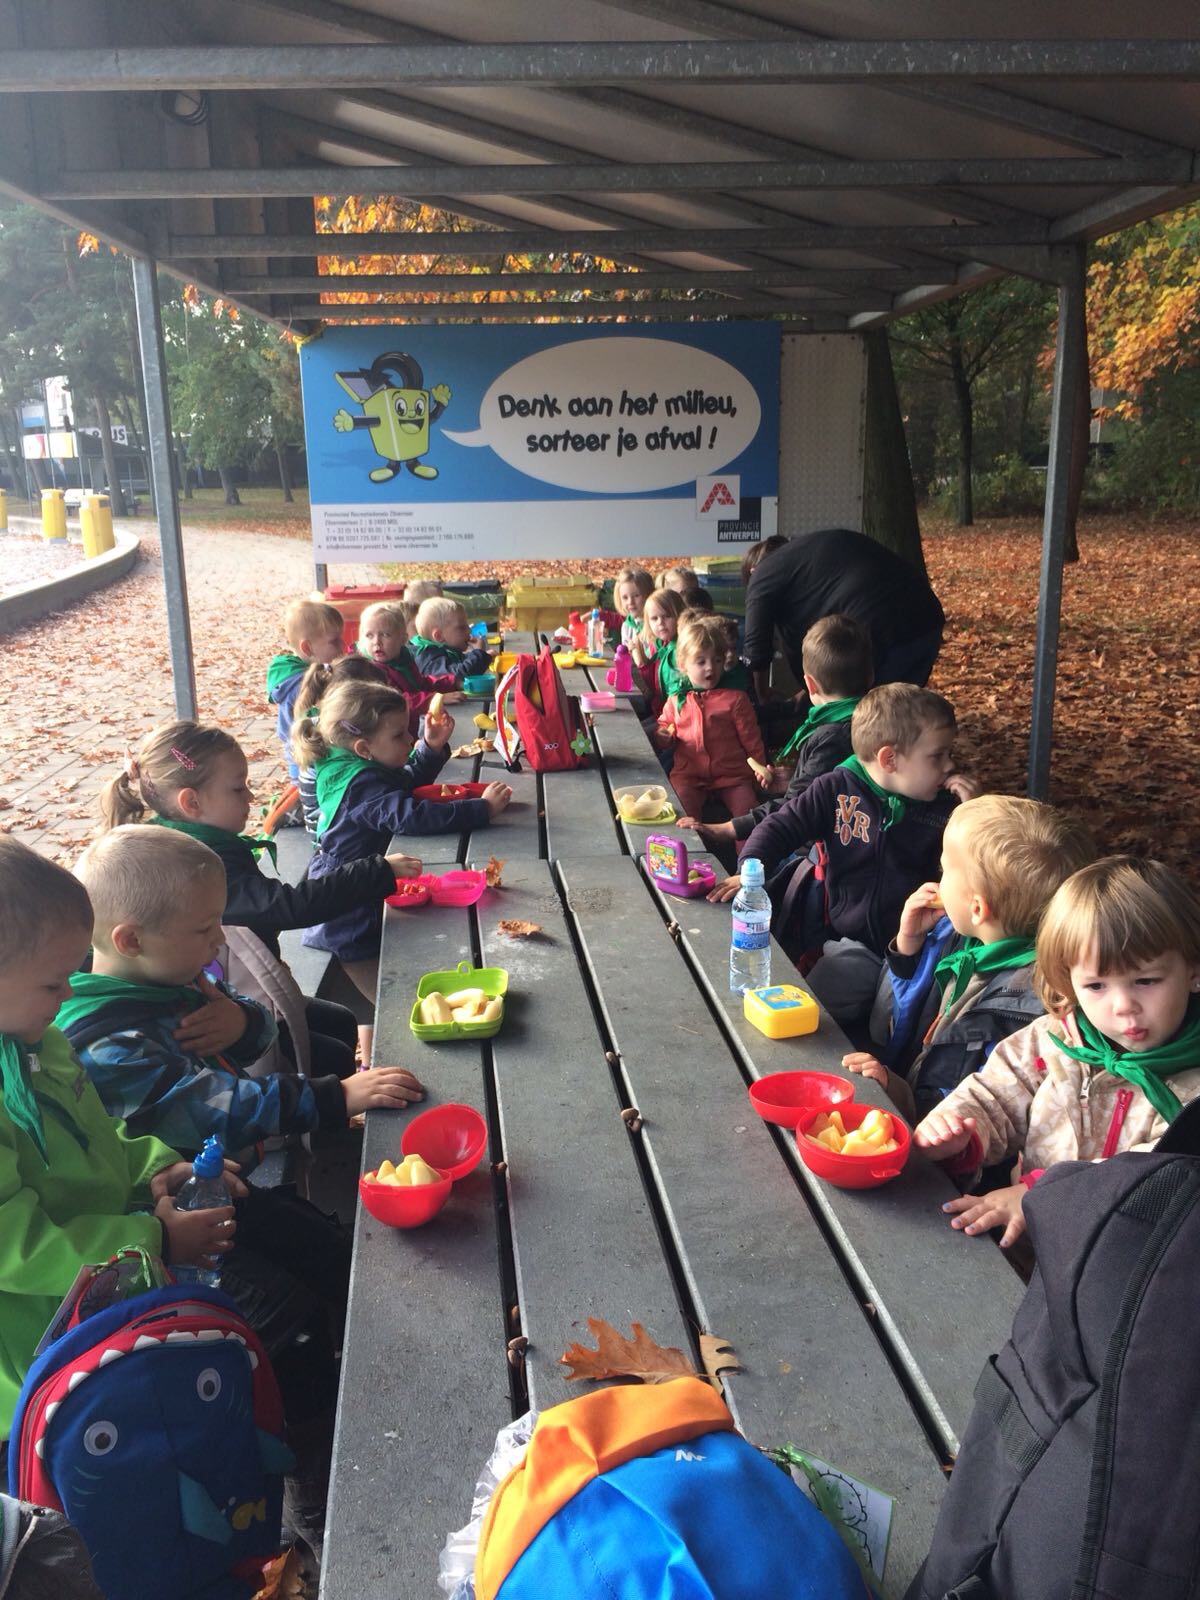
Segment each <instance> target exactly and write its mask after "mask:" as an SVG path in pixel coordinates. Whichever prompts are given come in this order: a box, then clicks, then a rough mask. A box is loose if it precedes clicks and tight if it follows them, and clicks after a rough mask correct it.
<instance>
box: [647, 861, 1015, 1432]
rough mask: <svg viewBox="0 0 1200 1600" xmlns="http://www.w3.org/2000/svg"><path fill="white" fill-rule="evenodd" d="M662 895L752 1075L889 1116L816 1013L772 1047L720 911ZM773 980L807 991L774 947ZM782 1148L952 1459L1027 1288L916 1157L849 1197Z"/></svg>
mask: <svg viewBox="0 0 1200 1600" xmlns="http://www.w3.org/2000/svg"><path fill="white" fill-rule="evenodd" d="M679 837H681V838H683V839H684V841H685V842H686V843H688V844H689V845H691V844H692V843H694V842H695V838H696V836H695V834H692V833H685V834H680V835H679ZM696 854H700V853H699V852H696ZM701 859H707V860H708V861H709V864H710V865H711V866H712V867H713V868H714V870H715V871H716V872H717V874H718V876H719V877H720V876H722V875H723V869H722V868H721V865H720V863H719V862H718V861H716V860H715V859H714V858H712V857H703V856H701ZM654 892H655V893H656V894H658V891H654ZM658 898H659V899H660V901H661V903H662V904H663V905H664V906H665V907H667V908H668V909H669V911H670V914H671V915H672V916H673V917H674V918H676V919H677V920H678V923H679V927H680V937H681V942H682V943H683V944H684V945H685V946H686V948H687V949H688V950H689V951H690V952H691V954H692V956H693V959H694V961H695V964H696V966H697V967H698V969H699V970H700V972H701V973H703V974H704V979H703V980H702V982H705V981H706V983H707V987H708V990H709V994H710V996H711V998H712V1000H713V1001H714V1003H715V1004H716V1005H717V1006H718V1007H719V1008H720V1010H721V1011H722V1012H723V1013H724V1015H725V1017H726V1025H727V1027H728V1029H729V1031H730V1034H731V1037H732V1038H733V1041H734V1043H735V1045H736V1048H737V1050H738V1053H739V1055H740V1057H741V1059H742V1062H743V1064H744V1066H745V1068H746V1070H747V1071H748V1072H749V1073H750V1074H751V1075H752V1076H754V1077H759V1076H761V1075H763V1074H764V1073H769V1072H786V1071H793V1070H795V1069H797V1068H811V1069H813V1070H816V1071H820V1072H829V1073H833V1074H834V1075H835V1076H837V1077H840V1078H845V1079H846V1080H847V1081H848V1082H851V1083H853V1085H854V1097H855V1099H856V1100H857V1101H860V1102H862V1103H863V1104H868V1105H879V1106H883V1107H884V1108H885V1109H889V1110H890V1109H894V1108H893V1107H892V1104H891V1102H890V1101H889V1099H888V1097H887V1095H886V1094H885V1093H884V1091H883V1089H882V1088H881V1087H880V1085H879V1084H877V1083H875V1082H874V1081H873V1080H872V1079H870V1078H862V1077H855V1076H854V1075H852V1074H851V1073H848V1072H846V1071H845V1070H844V1069H843V1067H842V1065H841V1061H842V1056H843V1055H844V1054H845V1053H846V1051H847V1050H848V1049H849V1048H850V1046H849V1043H848V1041H847V1040H846V1038H845V1035H844V1034H843V1033H842V1031H841V1029H840V1028H839V1027H838V1026H837V1024H836V1023H835V1022H834V1021H833V1019H832V1018H831V1017H830V1016H829V1015H828V1014H827V1013H825V1012H824V1011H822V1013H821V1022H820V1027H819V1029H818V1030H817V1032H816V1033H813V1034H808V1035H802V1036H800V1037H798V1038H793V1039H768V1038H766V1037H765V1035H763V1034H762V1033H760V1032H759V1031H758V1029H757V1028H755V1027H753V1026H752V1024H750V1023H749V1022H747V1021H746V1019H745V1017H744V1015H743V1011H742V997H741V996H740V995H734V994H731V993H730V990H729V983H728V970H729V924H730V908H729V906H728V905H710V904H709V903H708V902H707V901H706V900H703V899H700V900H679V899H677V898H674V897H672V896H670V895H659V896H658ZM771 977H772V980H773V981H774V982H776V983H788V982H794V983H798V984H799V985H800V987H801V988H803V987H804V984H803V983H802V981H801V980H800V978H799V977H798V975H797V974H796V971H795V968H794V967H793V966H792V963H791V962H790V961H789V960H788V958H787V956H786V955H785V954H784V952H783V951H782V950H781V949H780V948H779V946H778V945H777V944H774V942H773V943H772V967H771ZM784 1146H785V1149H786V1153H787V1158H788V1160H789V1162H790V1163H791V1165H792V1167H793V1169H794V1170H795V1172H796V1173H797V1176H798V1177H799V1178H800V1180H801V1182H803V1183H804V1184H805V1186H806V1187H807V1189H808V1190H809V1193H810V1194H811V1196H812V1199H813V1203H814V1205H815V1206H816V1207H817V1208H818V1210H819V1212H820V1214H821V1216H822V1217H823V1219H824V1221H825V1223H826V1225H827V1226H828V1227H829V1229H830V1230H831V1231H832V1233H833V1236H834V1237H835V1239H836V1240H837V1243H838V1248H839V1250H840V1251H841V1253H842V1255H843V1257H844V1260H845V1262H846V1266H847V1269H848V1271H849V1272H850V1273H851V1275H852V1276H853V1278H854V1280H855V1281H856V1283H857V1284H858V1286H859V1292H860V1293H861V1294H862V1296H863V1298H864V1299H865V1300H868V1301H870V1302H871V1303H872V1304H873V1305H875V1307H876V1308H877V1313H878V1320H879V1328H880V1333H881V1336H882V1337H884V1338H885V1339H886V1340H887V1342H888V1343H889V1345H890V1346H891V1347H892V1349H893V1350H894V1352H895V1355H896V1359H897V1360H898V1361H900V1362H901V1363H902V1365H903V1366H904V1368H905V1369H906V1371H907V1372H908V1373H909V1376H910V1378H911V1380H912V1382H913V1384H914V1385H915V1387H916V1389H917V1391H918V1392H919V1393H920V1394H921V1396H922V1397H923V1400H924V1403H925V1404H926V1405H927V1406H928V1408H929V1411H930V1415H931V1418H932V1420H933V1422H934V1425H935V1426H936V1427H937V1428H938V1430H939V1432H940V1435H941V1438H942V1442H943V1447H944V1449H945V1450H946V1452H947V1454H948V1455H950V1456H953V1455H955V1454H956V1453H957V1450H958V1442H959V1439H960V1438H961V1436H962V1431H963V1429H964V1428H965V1427H966V1424H967V1419H968V1417H969V1416H970V1413H971V1408H972V1405H973V1402H974V1390H975V1383H976V1381H977V1379H978V1377H979V1372H980V1368H981V1367H982V1365H983V1361H984V1359H985V1357H986V1356H987V1355H988V1354H989V1353H990V1352H991V1351H994V1350H998V1349H999V1348H1000V1347H1001V1345H1003V1343H1004V1342H1005V1340H1006V1339H1007V1338H1008V1334H1009V1328H1010V1325H1011V1323H1012V1318H1013V1314H1014V1313H1015V1311H1016V1308H1017V1305H1018V1303H1019V1301H1020V1299H1021V1296H1022V1294H1023V1293H1024V1285H1023V1284H1022V1282H1021V1280H1020V1278H1019V1277H1018V1276H1017V1274H1016V1273H1015V1272H1014V1271H1013V1269H1012V1268H1011V1266H1010V1265H1009V1263H1008V1261H1007V1260H1006V1259H1005V1257H1004V1256H1003V1255H1002V1254H1001V1252H1000V1251H999V1250H998V1249H997V1248H996V1247H995V1245H994V1244H993V1243H992V1242H991V1241H990V1240H989V1239H986V1238H983V1239H972V1238H968V1237H967V1236H966V1235H965V1234H962V1233H958V1232H955V1231H954V1230H953V1229H952V1228H951V1227H950V1225H949V1223H948V1221H947V1219H946V1217H945V1215H944V1214H943V1212H942V1210H941V1206H942V1204H943V1202H944V1201H946V1200H948V1199H950V1198H952V1196H953V1195H955V1194H956V1193H957V1192H958V1191H957V1189H956V1188H955V1187H954V1185H953V1184H952V1183H951V1182H950V1180H949V1178H947V1177H946V1176H945V1174H944V1173H943V1172H942V1171H941V1169H940V1168H939V1167H938V1166H937V1165H936V1164H935V1163H933V1162H930V1161H927V1160H926V1159H925V1158H924V1157H923V1156H922V1155H920V1154H919V1153H918V1152H917V1151H913V1153H912V1155H911V1157H910V1159H909V1161H908V1164H907V1166H906V1167H905V1170H904V1172H903V1173H901V1175H900V1177H899V1178H897V1179H895V1180H894V1181H893V1182H892V1183H889V1184H885V1185H884V1186H883V1187H882V1188H879V1189H866V1190H857V1191H856V1190H853V1189H837V1188H834V1187H833V1186H832V1185H831V1184H827V1183H825V1182H823V1181H822V1180H821V1179H820V1178H816V1177H814V1176H813V1175H812V1173H810V1172H809V1170H808V1168H807V1167H805V1166H804V1165H803V1163H802V1162H801V1161H800V1159H799V1156H798V1154H797V1153H796V1148H795V1143H794V1141H793V1140H792V1139H791V1138H790V1137H789V1138H787V1139H785V1140H784ZM968 1308H969V1314H967V1313H968Z"/></svg>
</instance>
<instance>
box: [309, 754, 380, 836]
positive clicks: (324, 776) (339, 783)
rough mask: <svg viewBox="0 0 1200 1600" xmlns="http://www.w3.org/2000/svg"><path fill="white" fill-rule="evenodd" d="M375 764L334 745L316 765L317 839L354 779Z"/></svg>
mask: <svg viewBox="0 0 1200 1600" xmlns="http://www.w3.org/2000/svg"><path fill="white" fill-rule="evenodd" d="M375 764H376V763H375V762H373V761H368V760H367V759H366V757H365V756H360V755H356V754H355V753H354V751H353V750H343V749H341V748H340V746H338V745H334V746H333V748H332V749H331V750H330V752H329V754H328V755H327V756H325V757H324V758H323V759H322V760H321V761H318V762H317V767H316V774H317V805H318V807H319V808H320V809H319V815H318V817H317V838H318V839H319V838H320V837H321V835H322V834H323V833H324V832H325V831H326V829H327V828H329V827H330V826H331V825H332V823H333V819H334V818H335V817H336V816H337V814H338V808H339V806H340V805H341V803H342V801H343V800H344V799H345V798H346V790H347V789H348V788H349V787H350V785H351V784H352V783H353V782H354V780H355V778H357V777H358V775H359V773H360V772H366V771H367V769H368V768H369V767H373V766H375Z"/></svg>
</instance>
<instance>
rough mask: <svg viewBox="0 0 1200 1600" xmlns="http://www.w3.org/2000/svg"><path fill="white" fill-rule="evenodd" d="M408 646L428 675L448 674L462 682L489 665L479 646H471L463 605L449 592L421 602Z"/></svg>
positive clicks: (468, 625)
mask: <svg viewBox="0 0 1200 1600" xmlns="http://www.w3.org/2000/svg"><path fill="white" fill-rule="evenodd" d="M408 648H409V649H410V650H411V651H412V653H413V658H414V659H415V661H416V663H417V665H418V667H420V669H421V671H422V672H423V673H424V674H425V675H426V677H429V678H440V677H451V678H454V679H455V681H456V682H457V683H461V682H462V681H463V679H464V678H473V677H477V676H478V675H479V674H480V673H484V672H486V671H487V670H488V668H489V667H490V666H491V664H492V658H491V656H490V655H488V653H487V651H486V650H484V649H483V648H482V647H481V646H476V647H475V648H474V649H472V648H471V624H470V622H469V621H468V620H467V613H466V608H465V607H464V606H462V605H460V604H459V602H458V601H457V600H451V599H450V597H449V596H448V595H433V596H431V597H430V598H429V599H428V600H422V601H421V604H420V607H419V609H418V611H417V617H416V630H415V632H413V633H412V634H410V636H409V640H408Z"/></svg>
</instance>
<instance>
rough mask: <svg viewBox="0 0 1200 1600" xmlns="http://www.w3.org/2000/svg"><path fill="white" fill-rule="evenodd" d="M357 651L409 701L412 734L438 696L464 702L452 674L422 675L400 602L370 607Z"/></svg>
mask: <svg viewBox="0 0 1200 1600" xmlns="http://www.w3.org/2000/svg"><path fill="white" fill-rule="evenodd" d="M358 649H359V653H360V654H361V655H364V656H366V658H367V660H368V661H373V662H374V663H375V664H376V666H379V667H383V668H384V670H385V671H386V672H387V676H388V682H389V683H390V684H392V685H393V686H394V687H395V688H397V689H399V690H400V692H401V693H402V694H403V695H404V698H405V699H406V700H407V701H408V710H409V716H410V719H411V726H410V731H411V733H412V736H413V738H414V739H416V738H417V737H418V736H419V734H420V728H421V718H422V717H423V716H424V714H425V712H426V710H427V709H428V706H429V702H430V701H431V700H432V699H433V697H434V695H435V694H440V695H441V696H442V699H443V701H445V702H446V703H447V704H450V705H454V704H456V703H457V702H458V701H460V700H461V699H462V697H463V696H462V685H461V684H460V682H459V681H458V679H457V678H455V677H454V676H453V675H452V674H451V673H439V674H437V675H436V676H434V677H431V676H430V675H429V674H428V673H425V672H422V671H421V669H420V667H419V666H418V665H417V663H416V660H415V659H414V657H413V653H412V651H411V650H410V649H409V648H408V623H407V621H406V619H405V614H404V606H403V605H402V604H401V602H400V601H398V600H378V601H376V603H375V604H374V605H370V606H367V608H366V609H365V610H364V612H363V614H362V616H361V617H360V618H359V620H358Z"/></svg>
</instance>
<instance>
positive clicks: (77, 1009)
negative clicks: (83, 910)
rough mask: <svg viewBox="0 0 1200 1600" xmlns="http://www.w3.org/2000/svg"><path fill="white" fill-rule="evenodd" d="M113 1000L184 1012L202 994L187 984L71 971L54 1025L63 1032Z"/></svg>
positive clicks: (197, 1003)
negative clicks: (67, 995)
mask: <svg viewBox="0 0 1200 1600" xmlns="http://www.w3.org/2000/svg"><path fill="white" fill-rule="evenodd" d="M113 1000H121V1001H125V1002H128V1003H129V1004H131V1005H140V1006H157V1007H160V1008H161V1009H162V1010H163V1011H174V1010H183V1011H184V1012H188V1011H194V1010H195V1009H196V1007H197V1006H200V1005H203V1004H204V996H203V995H202V994H201V993H200V991H199V989H197V988H195V987H194V986H193V985H192V984H190V983H178V984H171V983H134V982H133V980H132V979H131V978H116V977H110V976H109V975H108V974H107V973H104V972H73V973H72V974H71V998H70V999H69V1000H64V1001H63V1003H62V1005H61V1006H60V1007H59V1012H58V1015H57V1017H55V1019H54V1022H55V1025H56V1026H57V1027H59V1028H61V1029H62V1030H63V1032H64V1033H65V1032H66V1031H67V1029H68V1028H73V1027H74V1026H75V1024H76V1023H77V1022H82V1021H84V1020H85V1018H87V1017H90V1016H93V1015H94V1014H95V1013H96V1012H97V1011H99V1010H101V1009H102V1008H103V1007H104V1006H106V1005H109V1004H110V1003H111V1002H112V1001H113Z"/></svg>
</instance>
